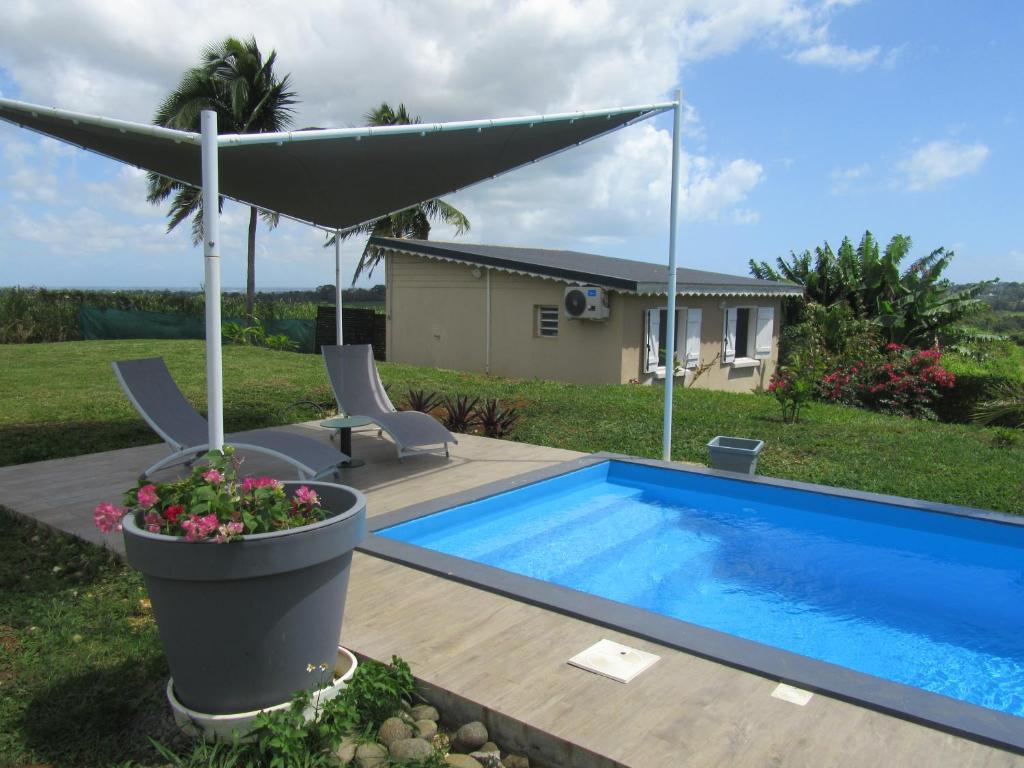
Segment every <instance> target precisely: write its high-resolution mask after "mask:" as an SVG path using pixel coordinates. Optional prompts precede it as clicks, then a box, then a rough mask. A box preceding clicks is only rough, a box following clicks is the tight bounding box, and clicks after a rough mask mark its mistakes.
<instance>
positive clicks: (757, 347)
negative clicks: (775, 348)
mask: <svg viewBox="0 0 1024 768" xmlns="http://www.w3.org/2000/svg"><path fill="white" fill-rule="evenodd" d="M774 330H775V309H774V307H758V308H757V335H756V336H755V341H754V357H758V358H763V357H771V354H772V333H773V332H774Z"/></svg>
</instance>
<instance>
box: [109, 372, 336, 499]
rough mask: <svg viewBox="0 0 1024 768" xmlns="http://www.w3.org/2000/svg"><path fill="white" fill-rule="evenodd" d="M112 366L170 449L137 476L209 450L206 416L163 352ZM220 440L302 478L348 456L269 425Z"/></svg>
mask: <svg viewBox="0 0 1024 768" xmlns="http://www.w3.org/2000/svg"><path fill="white" fill-rule="evenodd" d="M113 366H114V375H115V376H117V380H118V382H119V383H120V384H121V389H123V390H124V393H125V394H126V395H128V399H129V400H131V402H132V405H134V406H135V410H137V411H138V412H139V415H141V416H142V418H143V419H145V420H146V423H147V424H149V426H151V427H152V428H153V431H154V432H156V433H157V434H158V435H160V437H162V438H163V440H164V442H165V443H167V445H168V446H169V447H170V449H171V455H170V456H167V457H166V458H163V459H161V460H160V461H158V462H157V463H156V464H154V465H153V466H151V467H150V468H149V469H147V470H146V471H145V472H143V473H142V475H141V477H142V478H146V477H148V476H149V475H151V474H152V473H153V472H156V471H157V470H158V469H165V468H166V467H171V466H174V465H175V464H186V463H191V462H193V461H195V460H196V459H198V458H199V457H201V456H202V455H203V454H204V453H206V452H207V451H208V450H209V448H210V444H209V442H208V429H209V425H208V424H207V421H206V419H204V418H203V417H202V416H201V415H200V414H199V413H198V412H197V411H196V409H195V408H193V407H192V404H191V403H189V401H188V400H186V399H185V396H184V395H183V394H181V390H180V389H178V385H177V384H175V383H174V379H173V378H171V372H170V371H168V370H167V366H166V365H165V364H164V361H163V358H162V357H149V358H143V359H141V360H118V361H116V362H115V363H113ZM224 442H225V443H227V444H229V445H233V446H234V447H235V448H238V449H240V450H246V451H254V452H256V453H264V454H267V455H268V456H273V457H275V458H278V459H281V461H286V462H288V463H289V464H291V465H292V466H293V467H295V468H296V469H297V470H298V472H299V477H300V478H302V479H304V480H312V479H315V478H319V477H322V476H324V475H328V474H331V473H336V472H337V469H338V465H339V464H341V463H343V462H346V461H349V457H348V456H346V455H345V454H344V453H342V452H341V451H339V450H337V449H336V448H334V447H333V446H331V445H328V444H327V443H321V442H319V441H317V440H314V439H312V438H310V437H303V436H302V435H293V434H291V433H288V432H279V431H276V430H270V429H258V430H253V431H252V432H241V433H234V434H230V435H225V436H224Z"/></svg>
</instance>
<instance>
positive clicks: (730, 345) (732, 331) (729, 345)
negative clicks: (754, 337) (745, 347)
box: [722, 309, 736, 363]
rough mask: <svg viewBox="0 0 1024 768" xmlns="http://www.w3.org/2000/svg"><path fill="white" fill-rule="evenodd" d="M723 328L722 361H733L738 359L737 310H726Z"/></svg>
mask: <svg viewBox="0 0 1024 768" xmlns="http://www.w3.org/2000/svg"><path fill="white" fill-rule="evenodd" d="M723 325H724V328H723V329H722V362H723V363H731V362H733V361H734V360H735V359H736V310H735V309H727V310H725V322H724V323H723Z"/></svg>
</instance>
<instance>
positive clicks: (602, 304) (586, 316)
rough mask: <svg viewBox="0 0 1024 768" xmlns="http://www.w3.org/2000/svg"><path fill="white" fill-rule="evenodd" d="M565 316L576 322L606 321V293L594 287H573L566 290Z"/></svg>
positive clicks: (602, 289)
mask: <svg viewBox="0 0 1024 768" xmlns="http://www.w3.org/2000/svg"><path fill="white" fill-rule="evenodd" d="M565 316H566V317H568V318H575V319H577V320H607V319H608V293H607V292H606V291H605V289H604V288H598V287H597V286H596V285H573V286H570V287H568V288H566V289H565Z"/></svg>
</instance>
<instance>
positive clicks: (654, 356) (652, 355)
mask: <svg viewBox="0 0 1024 768" xmlns="http://www.w3.org/2000/svg"><path fill="white" fill-rule="evenodd" d="M660 340H661V312H660V311H659V310H657V309H648V310H647V311H646V312H644V373H654V372H655V371H656V370H658V358H659V352H658V350H659V349H660V346H659V345H660Z"/></svg>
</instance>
